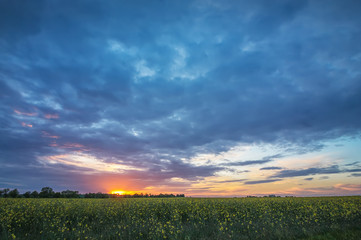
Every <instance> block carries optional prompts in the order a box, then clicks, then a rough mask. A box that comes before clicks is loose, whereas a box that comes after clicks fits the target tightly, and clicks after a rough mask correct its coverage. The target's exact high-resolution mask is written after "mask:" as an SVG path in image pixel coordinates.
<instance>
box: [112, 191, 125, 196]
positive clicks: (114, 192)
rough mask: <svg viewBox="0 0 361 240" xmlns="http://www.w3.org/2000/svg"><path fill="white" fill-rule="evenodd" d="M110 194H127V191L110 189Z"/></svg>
mask: <svg viewBox="0 0 361 240" xmlns="http://www.w3.org/2000/svg"><path fill="white" fill-rule="evenodd" d="M111 194H116V195H123V194H127V192H126V191H123V190H114V191H111Z"/></svg>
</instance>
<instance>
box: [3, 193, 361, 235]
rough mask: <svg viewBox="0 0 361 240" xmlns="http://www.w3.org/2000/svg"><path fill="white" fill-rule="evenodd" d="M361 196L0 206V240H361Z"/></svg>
mask: <svg viewBox="0 0 361 240" xmlns="http://www.w3.org/2000/svg"><path fill="white" fill-rule="evenodd" d="M360 226H361V197H322V198H233V199H200V198H132V199H127V198H115V199H112V198H111V199H10V198H2V199H0V239H15V238H16V239H300V238H301V239H339V237H342V236H345V237H347V239H357V238H356V237H357V236H360V235H359V234H358V233H360V231H361V229H360Z"/></svg>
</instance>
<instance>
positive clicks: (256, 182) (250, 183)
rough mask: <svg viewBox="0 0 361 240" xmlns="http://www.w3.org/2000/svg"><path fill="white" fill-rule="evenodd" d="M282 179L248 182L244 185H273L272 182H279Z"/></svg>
mask: <svg viewBox="0 0 361 240" xmlns="http://www.w3.org/2000/svg"><path fill="white" fill-rule="evenodd" d="M279 181H282V179H267V180H256V181H246V182H244V184H246V185H254V184H262V183H271V182H279Z"/></svg>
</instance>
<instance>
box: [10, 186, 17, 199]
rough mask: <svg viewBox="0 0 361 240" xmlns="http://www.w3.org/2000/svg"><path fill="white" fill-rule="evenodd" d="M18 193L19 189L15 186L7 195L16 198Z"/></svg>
mask: <svg viewBox="0 0 361 240" xmlns="http://www.w3.org/2000/svg"><path fill="white" fill-rule="evenodd" d="M19 195H20V194H19V191H18V189H16V188H15V189H14V190H11V191H10V192H9V197H11V198H17V197H19Z"/></svg>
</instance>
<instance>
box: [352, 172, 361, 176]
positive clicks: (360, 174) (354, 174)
mask: <svg viewBox="0 0 361 240" xmlns="http://www.w3.org/2000/svg"><path fill="white" fill-rule="evenodd" d="M350 176H351V177H361V173H352V174H351V175H350Z"/></svg>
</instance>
